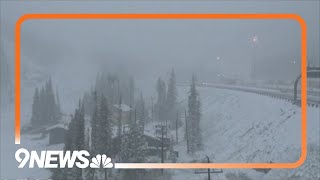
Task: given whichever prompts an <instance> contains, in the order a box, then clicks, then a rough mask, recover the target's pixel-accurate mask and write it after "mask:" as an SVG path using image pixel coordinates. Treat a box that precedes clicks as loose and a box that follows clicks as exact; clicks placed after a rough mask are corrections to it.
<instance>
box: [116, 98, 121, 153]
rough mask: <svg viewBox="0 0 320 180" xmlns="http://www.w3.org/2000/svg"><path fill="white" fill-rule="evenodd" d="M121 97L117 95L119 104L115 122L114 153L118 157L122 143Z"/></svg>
mask: <svg viewBox="0 0 320 180" xmlns="http://www.w3.org/2000/svg"><path fill="white" fill-rule="evenodd" d="M121 106H122V98H121V95H120V97H119V104H118V119H117V121H118V124H117V138H116V143H115V151H114V154H117V155H118V157H119V159H121V154H120V153H119V152H120V150H121V144H122V108H121Z"/></svg>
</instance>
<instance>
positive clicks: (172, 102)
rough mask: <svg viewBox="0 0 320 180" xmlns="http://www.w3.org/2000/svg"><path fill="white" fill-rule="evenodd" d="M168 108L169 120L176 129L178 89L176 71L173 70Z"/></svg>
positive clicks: (168, 95)
mask: <svg viewBox="0 0 320 180" xmlns="http://www.w3.org/2000/svg"><path fill="white" fill-rule="evenodd" d="M166 105H167V106H166V107H167V114H168V115H167V118H168V120H169V122H170V124H171V127H175V124H176V123H175V120H176V114H177V107H176V106H177V87H176V76H175V73H174V69H172V71H171V74H170V79H169V83H168V92H167V98H166Z"/></svg>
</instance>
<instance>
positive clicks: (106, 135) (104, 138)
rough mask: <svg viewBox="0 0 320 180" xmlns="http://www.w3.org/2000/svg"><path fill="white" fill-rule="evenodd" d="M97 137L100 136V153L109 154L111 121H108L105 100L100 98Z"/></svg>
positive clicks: (108, 112) (110, 150)
mask: <svg viewBox="0 0 320 180" xmlns="http://www.w3.org/2000/svg"><path fill="white" fill-rule="evenodd" d="M99 111H100V113H99V118H98V119H99V121H100V122H99V124H100V126H99V129H98V131H99V135H100V138H99V139H100V140H101V141H100V143H101V145H102V146H101V149H100V150H99V152H100V153H104V154H107V155H108V154H110V152H112V149H111V147H112V146H111V144H112V127H111V119H110V111H109V107H108V103H107V99H106V98H105V97H104V96H102V97H101V102H100V109H99Z"/></svg>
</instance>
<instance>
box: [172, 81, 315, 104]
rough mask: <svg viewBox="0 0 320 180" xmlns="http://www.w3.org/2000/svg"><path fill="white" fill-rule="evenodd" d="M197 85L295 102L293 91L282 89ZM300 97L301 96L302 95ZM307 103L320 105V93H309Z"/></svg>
mask: <svg viewBox="0 0 320 180" xmlns="http://www.w3.org/2000/svg"><path fill="white" fill-rule="evenodd" d="M178 86H189V85H188V84H178ZM197 86H200V87H213V88H219V89H229V90H236V91H243V92H248V93H254V94H259V95H265V96H269V97H272V98H274V99H282V100H286V101H289V102H292V103H294V96H293V93H292V92H291V91H289V92H281V90H280V89H263V88H256V87H245V86H239V85H226V84H211V83H201V84H198V85H197ZM298 97H300V95H299V96H298ZM307 103H308V106H311V107H320V94H318V95H314V94H313V93H312V94H308V98H307ZM294 104H296V105H299V104H300V103H294Z"/></svg>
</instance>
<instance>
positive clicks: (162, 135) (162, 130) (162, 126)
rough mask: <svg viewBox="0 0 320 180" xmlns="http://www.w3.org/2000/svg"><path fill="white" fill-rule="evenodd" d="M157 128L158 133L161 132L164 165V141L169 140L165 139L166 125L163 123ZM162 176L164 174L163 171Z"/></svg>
mask: <svg viewBox="0 0 320 180" xmlns="http://www.w3.org/2000/svg"><path fill="white" fill-rule="evenodd" d="M156 128H157V130H158V132H159V131H160V133H161V134H160V137H159V139H160V141H161V163H164V145H165V144H164V140H165V139H167V138H165V137H164V136H165V133H166V132H165V131H166V127H165V125H163V123H162V124H161V125H156ZM161 174H163V169H161Z"/></svg>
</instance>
